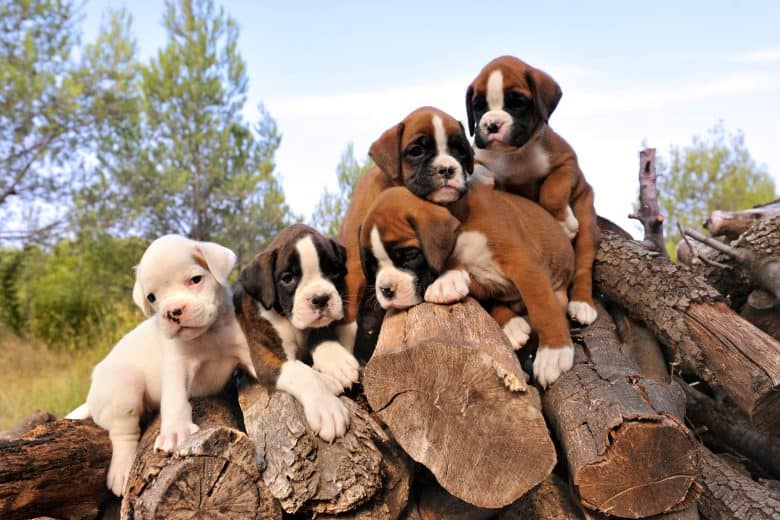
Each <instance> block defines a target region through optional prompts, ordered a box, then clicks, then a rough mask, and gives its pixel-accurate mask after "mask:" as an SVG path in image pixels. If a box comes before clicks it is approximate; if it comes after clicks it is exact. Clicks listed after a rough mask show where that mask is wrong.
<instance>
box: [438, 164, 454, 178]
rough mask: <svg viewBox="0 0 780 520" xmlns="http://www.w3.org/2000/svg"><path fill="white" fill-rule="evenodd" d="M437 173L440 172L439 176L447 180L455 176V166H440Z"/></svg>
mask: <svg viewBox="0 0 780 520" xmlns="http://www.w3.org/2000/svg"><path fill="white" fill-rule="evenodd" d="M437 171H438V172H439V175H441V176H442V177H444V178H445V179H449V178H450V177H452V176H453V175H455V167H454V166H439V168H438V170H437Z"/></svg>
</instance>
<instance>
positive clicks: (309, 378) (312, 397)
mask: <svg viewBox="0 0 780 520" xmlns="http://www.w3.org/2000/svg"><path fill="white" fill-rule="evenodd" d="M276 388H277V389H279V390H283V391H285V392H287V393H289V394H291V395H292V396H293V397H295V398H296V399H297V400H298V402H300V403H301V405H303V413H304V415H305V416H306V421H307V422H308V423H309V426H310V427H311V429H312V430H313V431H314V433H316V434H318V435H319V436H320V437H322V439H323V440H325V441H328V442H330V441H332V440H333V439H335V438H336V437H340V436H342V435H344V433H345V432H346V431H347V427H348V426H349V411H348V410H347V408H346V406H344V403H342V402H341V401H340V400H339V398H338V397H336V396H335V395H333V394H332V393H331V392H330V390H328V388H327V386H325V383H324V382H323V380H322V378H321V377H320V374H318V373H317V372H315V371H314V370H313V369H312V368H311V367H309V366H307V365H305V364H303V363H301V362H300V361H287V362H285V363H284V364H283V365H282V369H281V371H280V373H279V379H277V381H276Z"/></svg>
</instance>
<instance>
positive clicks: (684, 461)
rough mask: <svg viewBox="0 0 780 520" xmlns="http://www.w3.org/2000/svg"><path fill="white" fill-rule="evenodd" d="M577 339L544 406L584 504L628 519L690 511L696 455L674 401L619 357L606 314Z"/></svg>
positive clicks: (695, 491) (663, 388) (696, 471)
mask: <svg viewBox="0 0 780 520" xmlns="http://www.w3.org/2000/svg"><path fill="white" fill-rule="evenodd" d="M582 342H583V343H584V347H582V346H580V345H577V346H576V356H575V365H574V367H573V368H572V369H571V370H570V371H569V372H567V373H565V374H563V375H562V376H561V377H560V378H559V379H558V381H556V382H555V384H553V385H552V387H551V388H550V389H549V390H548V391H547V392H546V393H545V394H544V397H543V403H544V411H545V415H546V416H547V418H548V420H549V421H550V423H551V425H552V426H553V428H554V431H555V432H556V436H557V438H558V440H559V441H560V442H561V445H562V446H563V451H564V453H565V454H566V461H567V463H568V467H569V474H570V475H571V479H572V483H573V484H574V487H575V489H576V490H577V492H578V494H579V496H580V499H581V501H582V503H583V505H585V506H586V507H587V508H589V509H592V510H595V511H600V512H603V513H608V514H610V515H615V516H621V517H626V518H640V517H645V516H650V515H656V514H661V513H667V512H671V511H677V510H681V509H685V508H688V507H689V506H690V505H691V504H692V503H693V502H694V501H695V500H696V497H697V496H698V493H699V488H698V486H697V484H696V479H697V478H698V475H699V469H700V468H699V467H700V458H699V452H698V443H697V442H696V441H695V439H694V438H693V436H692V434H691V433H690V432H689V431H688V429H687V428H686V427H685V425H684V424H683V423H682V422H681V421H680V420H679V419H677V418H676V417H675V414H676V413H679V402H680V400H679V398H678V397H677V396H676V395H675V394H674V393H673V392H671V391H670V389H669V388H668V387H667V386H666V385H663V384H659V383H657V382H656V381H653V380H652V379H649V378H646V377H644V376H642V375H641V373H640V371H639V368H638V367H637V366H636V365H635V364H634V363H633V362H632V361H631V360H630V359H629V358H628V357H627V356H625V355H623V354H622V353H621V351H620V349H621V346H620V340H619V339H618V336H617V333H616V330H615V327H614V324H613V323H612V321H611V319H610V317H609V314H608V313H606V312H605V311H604V309H600V312H599V317H598V318H597V320H596V322H595V323H594V324H593V325H591V326H590V327H588V328H587V329H585V330H584V331H583V332H582Z"/></svg>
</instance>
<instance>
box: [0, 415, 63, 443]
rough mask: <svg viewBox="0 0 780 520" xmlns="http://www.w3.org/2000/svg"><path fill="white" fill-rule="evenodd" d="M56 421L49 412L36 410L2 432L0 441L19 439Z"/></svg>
mask: <svg viewBox="0 0 780 520" xmlns="http://www.w3.org/2000/svg"><path fill="white" fill-rule="evenodd" d="M56 420H57V418H56V417H55V416H54V415H52V414H50V413H49V412H45V411H43V410H35V411H33V412H32V413H31V414H30V415H28V416H27V417H25V418H24V419H22V420H21V421H19V422H18V423H17V424H15V425H14V426H12V427H11V428H9V429H8V430H6V431H4V432H0V441H10V440H13V439H17V438H19V437H21V436H22V435H23V434H25V433H27V432H29V431H30V430H32V429H33V428H35V427H36V426H38V425H40V424H44V423H47V422H52V421H56Z"/></svg>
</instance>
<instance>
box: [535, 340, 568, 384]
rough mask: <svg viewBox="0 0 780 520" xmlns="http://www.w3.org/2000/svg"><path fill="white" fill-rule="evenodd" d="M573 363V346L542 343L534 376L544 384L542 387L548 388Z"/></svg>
mask: <svg viewBox="0 0 780 520" xmlns="http://www.w3.org/2000/svg"><path fill="white" fill-rule="evenodd" d="M572 365H574V347H573V346H571V345H565V346H562V347H557V348H550V347H545V346H543V345H542V346H540V347H539V350H538V351H537V352H536V359H534V377H535V378H536V380H537V381H539V384H540V385H542V388H547V387H548V386H549V385H551V384H553V383H554V382H555V380H556V379H558V377H560V375H561V374H562V373H564V372H566V371H568V370H569V369H570V368H571V367H572Z"/></svg>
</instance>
